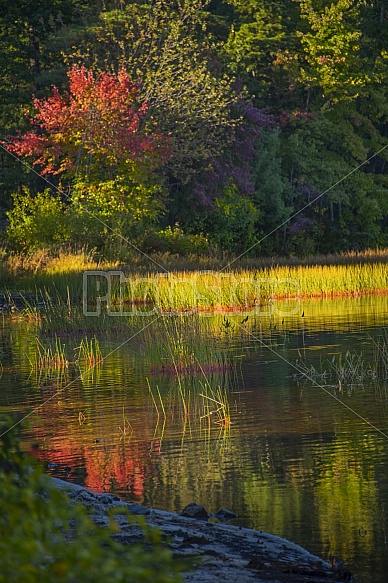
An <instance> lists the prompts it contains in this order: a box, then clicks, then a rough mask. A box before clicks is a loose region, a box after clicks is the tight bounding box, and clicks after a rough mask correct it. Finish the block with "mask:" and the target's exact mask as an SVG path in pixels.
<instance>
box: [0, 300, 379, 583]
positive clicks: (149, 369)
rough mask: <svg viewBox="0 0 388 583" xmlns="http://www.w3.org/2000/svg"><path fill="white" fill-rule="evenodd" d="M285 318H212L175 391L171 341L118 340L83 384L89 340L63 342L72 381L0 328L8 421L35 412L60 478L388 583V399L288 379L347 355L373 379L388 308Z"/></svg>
mask: <svg viewBox="0 0 388 583" xmlns="http://www.w3.org/2000/svg"><path fill="white" fill-rule="evenodd" d="M284 311H285V313H286V315H283V314H282V315H280V316H277V315H276V310H275V312H274V313H273V314H272V316H268V315H261V316H260V315H258V316H256V317H254V316H250V318H249V319H248V321H247V322H246V323H244V324H241V322H242V319H243V317H242V316H241V315H239V316H228V317H227V318H225V317H224V316H214V317H211V318H209V317H206V318H204V322H205V324H204V325H203V336H202V337H201V342H199V346H198V353H195V354H194V352H195V351H196V350H197V348H195V347H194V348H193V362H194V363H195V365H193V367H194V368H193V369H192V370H185V369H179V363H178V361H177V360H175V365H176V366H177V369H178V372H179V379H177V375H176V374H175V369H174V366H173V364H174V363H171V362H170V361H169V355H168V354H167V352H166V351H165V352H163V350H164V348H163V339H161V333H160V330H161V328H160V327H159V328H158V327H157V326H155V327H154V328H153V327H152V326H150V328H148V329H147V332H146V333H144V334H140V335H138V336H137V337H136V338H135V339H134V340H131V341H129V342H127V343H125V344H124V345H123V346H122V347H121V348H117V347H118V346H119V345H120V343H121V342H119V340H116V339H115V340H114V341H112V340H102V339H101V341H100V347H101V351H102V353H103V354H105V355H106V354H108V353H110V352H112V351H114V352H113V353H112V354H111V356H109V357H108V358H105V360H104V363H103V365H102V366H99V367H97V368H96V369H94V370H93V371H89V372H87V370H86V368H87V367H84V368H83V369H81V372H82V375H81V376H80V375H79V369H78V368H77V367H76V365H75V364H72V361H74V360H75V359H76V357H77V354H78V352H77V350H74V349H75V348H77V346H79V343H80V339H74V338H73V339H67V338H61V339H60V342H61V343H62V344H64V345H65V347H64V349H65V351H66V352H67V355H68V358H69V361H70V365H69V367H67V368H66V369H65V370H63V371H62V372H61V371H59V372H58V371H55V370H52V369H49V367H46V369H44V367H43V370H42V368H41V369H40V370H36V368H35V366H34V362H35V361H36V358H37V354H38V348H37V341H36V337H37V335H39V331H38V330H37V329H36V327H35V325H34V324H31V323H27V322H23V321H21V320H20V321H17V320H10V319H9V318H8V317H4V318H3V320H2V322H0V361H1V362H2V365H3V372H2V376H1V378H0V410H1V411H8V412H22V413H24V414H28V413H30V412H31V411H33V410H34V409H35V408H37V410H36V412H34V413H32V414H31V415H30V417H29V420H30V428H29V429H24V434H23V445H24V447H25V449H29V448H30V447H31V445H32V444H34V443H38V444H39V452H40V457H41V459H43V460H44V461H45V462H46V463H47V464H48V472H50V473H51V474H53V475H55V476H58V477H61V478H64V479H67V480H70V481H74V482H77V483H79V484H82V485H85V486H87V487H89V488H93V489H95V490H100V491H111V492H116V493H117V494H118V495H119V496H120V497H122V498H124V499H125V500H128V501H132V502H138V503H142V504H146V505H149V506H152V507H156V508H163V509H167V510H171V511H176V512H179V511H181V510H182V508H183V507H184V506H185V505H186V504H188V503H189V502H192V501H196V502H198V503H201V504H203V505H204V506H205V507H206V508H207V510H208V511H209V512H216V511H217V510H219V509H220V508H221V507H224V508H228V509H230V510H233V511H235V512H236V513H237V514H238V515H239V518H238V520H236V521H235V524H240V525H244V526H249V527H252V528H255V529H260V530H264V531H267V532H271V533H274V534H277V535H279V536H282V537H285V538H288V539H290V540H292V541H294V542H297V543H299V544H301V545H302V546H304V547H305V548H307V549H308V550H310V551H311V552H313V553H316V554H318V555H320V556H322V557H323V558H326V559H327V557H328V555H329V553H332V554H334V555H337V556H339V557H341V558H342V559H343V560H344V561H345V563H346V564H347V565H348V567H349V568H350V569H351V570H352V572H354V574H355V575H356V580H357V581H359V582H365V583H372V582H374V583H380V582H381V583H383V581H384V582H385V581H386V572H387V571H388V553H387V542H388V442H387V439H388V438H387V435H388V397H387V396H386V390H387V394H388V389H387V387H384V386H383V387H381V388H380V390H377V389H376V387H375V386H374V385H373V383H372V382H371V383H369V382H368V383H364V385H363V386H361V385H360V386H352V387H351V388H349V387H346V386H345V387H343V386H341V387H339V386H338V383H337V384H336V383H335V382H334V379H333V378H331V379H329V378H328V377H325V376H316V377H315V378H316V381H317V383H318V385H321V386H318V385H317V384H314V383H313V382H311V381H309V380H306V379H303V378H302V377H301V375H299V374H298V373H297V371H296V370H295V369H294V368H293V367H292V364H295V363H296V362H298V363H299V364H300V363H303V366H306V367H307V366H308V367H311V366H314V367H315V370H316V371H317V372H318V373H319V374H320V375H322V373H324V372H325V371H326V370H328V367H329V364H328V362H329V361H331V360H332V359H333V358H334V359H335V362H337V363H338V362H339V360H338V359H339V355H342V359H343V361H344V359H345V355H346V353H347V351H350V353H351V354H353V353H357V354H358V355H362V356H361V360H362V362H363V364H364V366H365V367H367V365H368V363H370V362H372V358H373V342H374V341H378V340H379V338H380V337H381V334H383V333H384V330H385V328H388V298H387V297H374V298H362V299H352V300H336V301H329V300H326V301H320V300H315V301H304V302H302V304H301V306H300V309H299V310H298V313H297V314H296V315H287V306H286V307H285V308H284ZM302 313H303V314H304V316H303V317H302ZM187 325H188V324H187V321H186V323H185V326H187ZM195 328H196V330H197V332H198V324H196V327H195ZM123 340H126V339H125V338H124V339H123ZM40 341H41V342H42V344H43V345H45V346H48V345H49V344H50V339H48V338H42V337H41V336H40ZM174 346H175V348H174V350H176V354H178V353H179V350H180V348H179V347H178V346H177V345H176V344H175V345H174ZM193 346H194V345H193ZM206 347H210V348H206ZM214 347H216V351H218V352H217V354H218V355H220V354H222V355H224V357H225V358H226V361H225V362H226V363H227V364H225V363H224V365H217V366H214V367H211V366H207V365H205V363H203V362H202V365H203V366H201V368H202V370H198V365H197V364H196V363H198V362H199V360H200V357H202V356H203V354H204V352H203V351H204V350H205V354H206V350H210V351H211V350H215V348H214ZM182 350H183V349H182ZM210 353H211V352H210ZM207 354H209V352H207ZM211 354H213V353H211ZM214 354H216V353H214ZM214 354H213V356H212V359H213V360H214V359H215V356H214ZM225 355H226V356H225ZM170 356H171V355H170ZM176 358H179V354H178V356H177V357H176ZM170 360H171V359H170ZM343 361H342V362H343ZM177 363H178V364H177ZM69 383H70V384H69ZM333 384H336V386H335V387H334V386H331V385H333ZM218 387H220V388H219V389H218ZM217 390H218V391H219V392H217ZM212 399H213V400H212ZM216 401H218V402H219V404H217V403H216ZM226 402H227V403H228V405H229V414H230V421H231V423H230V426H228V423H226V422H225V421H224V420H223V419H224V413H225V410H222V408H221V403H226ZM206 407H207V408H206ZM217 409H220V410H219V411H218V412H217ZM210 411H213V413H212V414H211V415H209V416H206V413H209V412H210ZM383 434H385V435H383Z"/></svg>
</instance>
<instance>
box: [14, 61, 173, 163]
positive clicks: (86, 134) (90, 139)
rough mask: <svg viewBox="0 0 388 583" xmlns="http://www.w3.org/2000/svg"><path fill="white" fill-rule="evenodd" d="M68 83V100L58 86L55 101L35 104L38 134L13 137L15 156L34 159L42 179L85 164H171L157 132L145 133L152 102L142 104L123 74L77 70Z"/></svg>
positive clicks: (33, 121) (168, 147) (165, 141)
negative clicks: (145, 120)
mask: <svg viewBox="0 0 388 583" xmlns="http://www.w3.org/2000/svg"><path fill="white" fill-rule="evenodd" d="M68 78H69V93H68V94H67V95H65V96H62V95H61V94H60V93H59V91H58V89H57V88H56V87H53V90H52V95H51V96H50V97H48V98H46V99H36V98H35V99H34V100H33V106H34V108H35V110H36V113H35V115H34V117H32V118H31V119H30V122H31V124H32V126H33V129H32V130H31V131H29V132H27V133H26V134H24V135H21V136H17V137H11V138H10V141H11V143H8V144H7V148H8V149H9V150H10V151H11V152H13V153H15V154H17V155H19V156H29V157H32V158H33V164H34V165H38V166H41V167H42V168H43V169H42V174H61V173H63V172H65V173H66V172H69V171H72V170H73V168H74V167H75V166H76V165H79V164H80V161H82V160H87V161H88V163H89V164H92V165H93V166H96V165H98V166H100V168H101V165H102V166H103V167H105V168H110V169H112V167H113V168H114V167H115V166H118V165H120V163H122V162H124V163H130V162H134V163H137V164H142V163H146V164H147V166H148V167H149V166H150V165H151V166H158V165H160V164H161V163H163V162H164V161H166V160H167V159H168V157H169V154H170V151H171V144H170V143H169V140H168V139H167V138H165V137H164V136H162V135H161V134H160V133H158V132H154V133H152V135H147V134H146V132H145V131H144V129H143V126H144V118H145V116H146V114H147V103H146V102H145V101H143V102H139V101H140V100H139V89H140V88H139V86H138V85H137V84H135V83H132V82H131V80H130V78H129V76H128V74H127V73H126V71H125V70H124V69H121V70H120V71H119V72H118V74H117V75H114V74H111V73H105V72H103V73H100V74H98V75H95V74H94V73H93V72H92V71H88V70H87V69H86V68H85V67H76V66H74V67H72V69H71V70H70V71H69V72H68ZM26 115H28V116H29V112H28V111H26Z"/></svg>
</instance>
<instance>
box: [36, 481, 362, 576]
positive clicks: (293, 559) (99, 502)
mask: <svg viewBox="0 0 388 583" xmlns="http://www.w3.org/2000/svg"><path fill="white" fill-rule="evenodd" d="M46 477H47V479H48V481H49V484H50V485H51V486H53V487H55V488H57V489H59V490H61V491H62V492H63V493H65V494H66V495H67V496H68V497H69V498H70V499H71V500H72V501H73V502H74V503H81V504H82V505H83V506H84V507H86V508H87V509H88V511H89V512H90V518H91V519H92V520H93V521H94V522H95V523H96V524H98V525H99V526H102V527H104V526H107V525H108V522H109V516H108V515H109V512H110V511H111V510H114V511H115V520H116V522H117V524H118V526H119V528H120V530H119V532H118V533H117V534H116V535H115V538H116V539H117V540H118V541H119V542H122V543H123V544H128V545H130V544H135V543H139V542H141V540H142V531H141V529H140V528H139V526H138V525H137V524H136V523H129V522H128V519H127V516H126V513H128V512H129V513H131V514H133V515H134V516H141V517H143V518H144V519H145V520H146V522H147V524H148V525H149V526H152V527H157V528H158V529H159V530H160V531H161V532H162V536H163V539H164V540H166V541H167V544H168V546H169V548H170V549H171V551H172V552H173V555H174V557H177V558H178V559H187V558H192V559H198V558H199V559H200V560H199V561H196V563H197V565H196V567H195V570H191V571H186V572H183V573H182V577H183V579H184V581H185V582H186V583H221V582H225V581H238V583H253V582H255V583H270V582H273V583H308V582H311V581H312V580H313V581H314V583H324V582H328V581H329V582H331V583H340V582H341V581H351V580H352V577H351V574H350V572H349V571H348V570H347V569H346V567H345V566H344V565H343V564H342V562H341V561H340V560H338V559H335V558H333V561H332V565H329V563H328V562H326V561H323V560H322V559H320V558H319V557H317V556H315V555H313V554H311V553H310V552H308V551H307V550H306V549H304V548H303V547H301V546H299V545H297V544H295V543H292V542H290V541H288V540H286V539H284V538H281V537H278V536H276V535H272V534H268V533H265V532H262V531H259V530H257V531H256V530H253V529H250V528H246V527H240V526H233V525H227V524H222V523H214V522H208V521H206V520H200V519H198V518H188V517H186V516H182V514H175V513H173V512H167V511H164V510H157V509H153V508H147V507H146V506H142V505H140V504H132V503H128V502H124V501H122V500H120V498H118V497H117V496H115V495H112V494H106V493H100V492H95V491H93V490H88V489H87V488H85V487H83V486H79V485H77V484H74V483H71V482H66V481H64V480H61V479H59V478H53V477H50V476H46ZM120 508H122V509H123V513H122V514H121V513H120Z"/></svg>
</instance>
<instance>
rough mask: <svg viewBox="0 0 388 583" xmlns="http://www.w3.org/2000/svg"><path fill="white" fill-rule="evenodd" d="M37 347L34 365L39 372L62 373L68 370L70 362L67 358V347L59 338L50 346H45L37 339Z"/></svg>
mask: <svg viewBox="0 0 388 583" xmlns="http://www.w3.org/2000/svg"><path fill="white" fill-rule="evenodd" d="M36 346H37V351H36V358H35V362H34V363H33V365H34V367H35V368H36V369H37V370H45V371H50V370H54V371H62V370H64V369H65V368H68V366H69V361H68V359H67V356H66V352H65V346H64V344H62V342H61V341H60V339H59V338H55V341H54V344H53V345H49V346H44V345H43V343H42V342H41V341H40V340H39V338H37V339H36Z"/></svg>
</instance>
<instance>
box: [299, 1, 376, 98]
mask: <svg viewBox="0 0 388 583" xmlns="http://www.w3.org/2000/svg"><path fill="white" fill-rule="evenodd" d="M298 2H299V3H300V8H301V17H302V19H305V20H307V21H308V23H309V26H310V29H311V30H310V31H309V32H300V33H299V34H300V36H301V43H302V46H303V47H304V57H305V60H306V64H305V65H304V64H303V63H302V64H301V69H300V74H301V78H302V80H303V81H304V82H305V83H306V84H307V86H309V87H314V86H319V87H320V88H321V89H322V90H323V93H324V95H325V96H327V97H329V98H330V99H331V100H333V101H337V100H341V99H354V98H355V97H357V96H358V95H359V94H360V90H361V89H362V88H363V87H364V86H365V84H366V83H367V82H368V81H370V75H369V74H368V72H367V71H366V70H364V68H363V66H362V65H360V43H361V36H362V33H361V30H360V10H359V7H358V6H357V5H356V4H355V3H354V0H337V1H336V2H330V3H327V2H326V1H323V2H322V1H319V2H317V1H316V0H298Z"/></svg>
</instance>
